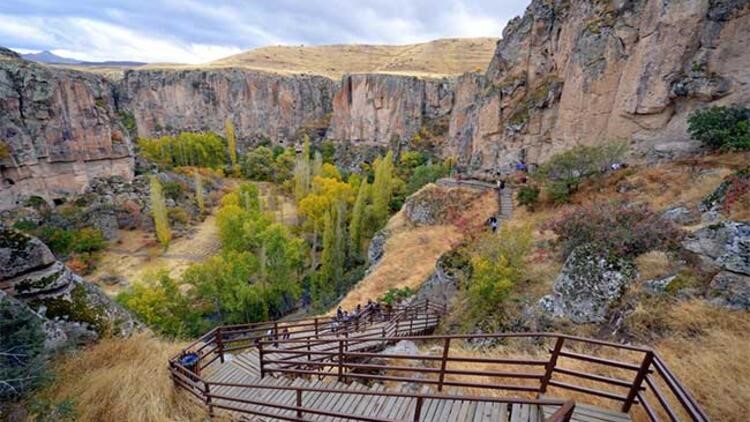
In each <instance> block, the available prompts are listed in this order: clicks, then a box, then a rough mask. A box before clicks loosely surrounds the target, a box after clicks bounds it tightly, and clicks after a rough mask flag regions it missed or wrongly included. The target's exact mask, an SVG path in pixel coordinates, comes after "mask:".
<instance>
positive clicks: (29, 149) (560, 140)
mask: <svg viewBox="0 0 750 422" xmlns="http://www.w3.org/2000/svg"><path fill="white" fill-rule="evenodd" d="M749 44H750V0H679V1H678V0H669V1H667V0H612V1H584V0H533V1H532V2H531V5H530V6H529V7H528V9H527V11H526V13H525V14H524V15H523V16H522V17H518V18H516V19H514V20H512V21H511V22H510V23H509V24H508V26H507V27H506V28H505V30H504V32H503V38H502V40H501V41H500V42H499V43H498V45H497V49H496V51H495V54H494V57H493V59H492V61H491V63H490V64H489V66H488V68H487V70H486V73H484V74H478V73H470V74H465V75H463V76H460V77H454V78H416V77H413V76H408V75H394V74H353V75H347V76H344V77H343V78H342V80H341V81H334V80H331V79H329V78H326V77H324V76H314V75H308V74H305V75H276V74H272V73H263V72H259V71H254V70H247V69H245V70H242V69H232V68H226V69H225V68H222V69H213V68H212V69H193V70H190V69H163V70H158V69H150V70H147V69H138V70H130V71H127V72H126V73H125V75H124V77H123V79H122V80H121V81H118V82H109V81H107V80H106V79H104V78H102V77H100V76H96V75H93V74H86V73H81V72H74V71H69V70H64V69H58V68H51V67H44V66H40V65H35V64H31V63H29V62H24V61H21V60H19V59H18V58H17V57H11V56H13V53H11V52H8V51H5V52H4V53H2V52H0V111H2V113H0V141H2V143H0V147H2V149H0V160H2V161H0V170H1V171H2V183H3V185H2V187H1V190H0V209H3V208H8V207H13V206H15V205H17V204H18V202H19V201H20V200H21V198H22V197H23V196H28V195H32V194H38V195H41V196H44V197H46V198H48V199H53V198H55V197H56V196H61V195H64V194H66V193H70V192H74V191H80V190H81V189H83V188H84V187H85V185H86V184H88V182H89V181H90V180H91V179H92V178H93V177H97V176H105V175H111V174H121V175H123V176H126V178H127V177H130V176H131V175H132V172H133V156H132V150H133V148H132V143H131V140H130V138H131V136H129V133H128V131H131V132H134V133H132V134H130V135H132V137H135V136H142V137H156V136H160V135H164V134H173V133H177V132H180V131H212V132H217V133H220V134H223V133H224V122H225V120H226V119H227V118H231V119H232V121H233V122H234V125H235V128H236V132H237V135H238V139H239V141H240V142H239V147H240V150H241V151H240V152H242V150H243V149H245V148H247V147H248V146H249V145H251V144H253V143H255V142H258V141H261V140H270V141H272V142H274V143H277V144H282V145H289V144H290V143H295V142H298V141H299V140H300V139H301V137H302V136H301V134H302V133H310V134H312V135H315V136H314V137H315V139H320V138H323V137H325V138H327V139H330V140H333V141H334V142H336V143H337V145H338V147H339V148H338V149H339V150H340V151H343V153H342V154H340V156H341V157H343V159H342V163H343V164H344V165H346V166H348V167H351V168H356V167H357V166H358V165H359V163H361V162H362V161H368V160H370V159H371V158H372V157H373V156H374V155H375V154H377V153H378V152H382V151H383V150H385V149H387V148H391V149H396V150H400V149H401V148H404V147H409V146H414V147H424V146H425V145H410V144H416V143H418V142H420V140H422V139H424V138H425V137H426V138H430V139H429V145H428V146H429V147H430V148H433V149H434V150H435V151H436V152H437V153H438V154H440V155H442V156H445V157H448V156H451V157H456V158H458V161H459V164H460V168H461V169H462V170H463V171H465V172H467V173H471V174H473V175H476V176H490V177H492V175H494V174H496V173H497V172H504V171H508V170H509V169H510V164H511V163H512V162H513V161H515V160H518V159H525V160H527V161H528V162H530V163H541V162H543V161H544V160H546V159H547V158H548V157H549V156H550V155H552V154H553V153H555V152H558V151H561V150H564V149H567V148H570V147H572V146H574V145H577V144H595V143H602V142H608V141H614V140H625V141H628V142H630V144H631V150H632V152H633V156H632V158H631V159H632V160H637V161H649V160H659V159H664V158H672V157H675V156H679V155H680V154H684V153H689V152H694V151H696V150H697V149H699V148H700V146H699V145H697V144H696V143H695V142H693V141H691V140H690V139H689V136H688V134H687V117H688V115H689V114H690V113H691V112H692V111H693V110H695V109H697V108H702V107H706V106H707V105H711V104H716V105H725V104H745V105H746V104H748V103H750V54H748V53H747V45H749ZM123 124H126V125H127V126H128V129H127V130H126V129H125V128H124V125H123ZM3 151H5V152H3Z"/></svg>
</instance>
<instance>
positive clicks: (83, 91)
mask: <svg viewBox="0 0 750 422" xmlns="http://www.w3.org/2000/svg"><path fill="white" fill-rule="evenodd" d="M0 50H1V51H0V177H1V180H0V210H3V209H8V208H13V207H15V206H18V205H19V204H20V203H21V202H22V201H23V200H24V198H26V197H28V196H29V195H38V196H41V197H44V198H46V199H48V200H51V199H55V198H58V197H62V196H65V195H67V194H70V193H73V192H80V191H82V189H83V188H84V187H85V186H86V184H87V183H88V181H89V180H91V179H92V178H94V177H99V176H110V175H120V176H123V177H125V178H130V177H132V175H133V156H132V144H131V141H130V137H129V135H128V133H127V131H126V130H125V129H124V128H123V127H122V125H121V124H120V121H119V117H118V115H117V113H116V111H115V110H116V107H115V95H114V93H113V90H112V87H111V85H110V84H108V83H107V81H106V80H104V79H103V78H101V77H99V76H96V75H93V74H89V73H83V72H76V71H71V70H63V69H52V68H48V67H45V66H41V65H37V64H33V63H31V62H27V61H23V60H20V58H19V57H18V56H17V55H16V54H15V53H13V52H10V51H9V50H5V49H0Z"/></svg>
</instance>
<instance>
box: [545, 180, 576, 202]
mask: <svg viewBox="0 0 750 422" xmlns="http://www.w3.org/2000/svg"><path fill="white" fill-rule="evenodd" d="M579 184H580V179H578V178H577V177H572V178H570V179H565V180H555V181H551V182H549V183H547V194H548V195H549V198H550V199H551V200H552V202H553V203H554V204H555V205H562V204H567V203H568V202H570V197H571V196H572V195H573V194H574V193H575V192H576V191H577V190H578V185H579Z"/></svg>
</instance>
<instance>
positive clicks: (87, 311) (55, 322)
mask: <svg viewBox="0 0 750 422" xmlns="http://www.w3.org/2000/svg"><path fill="white" fill-rule="evenodd" d="M0 269H1V270H0V292H2V297H0V299H3V300H4V298H5V297H6V296H8V297H10V298H13V299H14V300H15V301H19V302H21V303H24V304H25V305H26V306H28V307H29V308H30V309H31V310H32V311H33V312H35V313H37V314H38V315H39V316H40V318H44V319H45V321H46V322H47V327H48V328H49V329H50V330H51V331H52V332H53V333H54V337H56V338H57V340H56V342H61V341H64V340H65V339H67V338H68V337H70V336H73V337H75V338H81V337H88V338H96V337H97V336H98V335H99V334H102V333H104V332H107V333H113V334H118V335H128V334H130V333H131V332H133V330H135V329H138V328H139V327H140V323H138V322H137V321H136V320H135V319H134V318H133V316H132V315H130V313H129V312H127V311H126V310H124V309H123V308H121V307H120V306H119V305H117V304H116V303H114V302H113V301H112V299H110V298H109V297H107V295H106V294H104V292H102V291H101V290H99V289H98V288H97V287H96V286H94V285H92V284H89V283H87V282H85V281H84V280H83V279H81V278H80V277H79V276H77V275H75V274H73V273H72V272H71V271H70V270H69V269H68V268H67V267H65V265H63V263H62V262H60V261H57V260H56V259H55V257H54V255H52V252H50V250H49V248H47V246H46V245H45V244H44V243H42V242H41V241H39V239H36V238H34V237H31V236H28V235H25V234H23V233H20V232H18V231H15V230H13V229H9V228H6V227H4V226H0Z"/></svg>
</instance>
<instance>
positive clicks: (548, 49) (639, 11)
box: [446, 0, 750, 173]
mask: <svg viewBox="0 0 750 422" xmlns="http://www.w3.org/2000/svg"><path fill="white" fill-rule="evenodd" d="M749 4H750V3H749V2H747V1H745V0H739V1H711V0H696V1H685V2H680V1H661V0H637V1H614V2H591V1H583V0H574V1H547V0H534V1H532V3H531V5H530V6H529V7H528V9H527V10H526V13H525V14H524V15H523V16H522V17H519V18H516V19H513V20H512V21H511V22H510V23H509V24H508V26H507V27H506V28H505V30H504V31H503V37H502V40H501V41H500V42H499V43H498V47H497V50H496V52H495V56H494V58H493V60H492V63H491V64H490V66H489V68H488V70H487V73H486V75H484V76H477V75H465V76H464V77H462V78H460V80H459V81H458V83H457V85H456V89H455V93H454V96H455V104H454V107H453V112H452V115H451V127H450V136H449V142H450V143H449V145H448V148H447V153H446V155H454V156H458V157H459V158H460V163H461V164H462V165H463V166H466V168H467V169H468V170H469V171H473V172H478V173H479V172H483V171H488V170H494V169H508V165H509V164H510V163H512V161H513V160H517V159H521V158H525V159H526V160H527V162H530V163H541V162H543V161H544V160H546V159H547V158H548V157H549V156H550V155H551V154H554V153H555V152H558V151H560V150H563V149H567V148H570V147H571V146H573V145H576V144H579V143H583V144H595V143H601V142H605V141H610V140H616V139H625V140H629V141H632V142H633V144H634V149H635V150H636V151H637V156H636V158H641V157H643V158H645V159H660V158H668V157H672V156H677V155H680V154H683V153H686V152H692V151H695V150H696V148H697V147H698V145H697V144H696V143H695V142H693V141H690V139H689V135H688V134H687V130H686V129H687V116H688V115H689V113H690V112H691V111H693V110H695V109H697V108H701V107H705V106H706V105H707V104H709V103H710V104H715V105H719V104H732V103H739V104H744V103H747V102H748V101H749V100H750V89H748V86H750V85H748V82H750V70H749V69H750V56H748V55H747V54H746V51H745V49H746V47H745V46H746V45H747V44H748V42H750V6H749Z"/></svg>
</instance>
